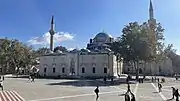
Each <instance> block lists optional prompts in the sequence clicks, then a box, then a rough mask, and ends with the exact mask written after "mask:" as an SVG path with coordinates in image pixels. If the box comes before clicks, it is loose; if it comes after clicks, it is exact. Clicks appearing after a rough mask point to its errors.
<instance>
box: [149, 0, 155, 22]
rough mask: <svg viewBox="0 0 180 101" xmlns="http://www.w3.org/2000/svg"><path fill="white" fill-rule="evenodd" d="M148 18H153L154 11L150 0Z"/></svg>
mask: <svg viewBox="0 0 180 101" xmlns="http://www.w3.org/2000/svg"><path fill="white" fill-rule="evenodd" d="M149 19H150V20H151V19H154V11H153V4H152V1H151V0H150V4H149Z"/></svg>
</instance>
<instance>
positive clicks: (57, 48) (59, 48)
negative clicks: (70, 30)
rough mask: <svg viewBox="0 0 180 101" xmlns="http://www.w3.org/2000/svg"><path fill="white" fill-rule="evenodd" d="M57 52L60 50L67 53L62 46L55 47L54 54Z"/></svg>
mask: <svg viewBox="0 0 180 101" xmlns="http://www.w3.org/2000/svg"><path fill="white" fill-rule="evenodd" d="M57 50H60V51H62V52H67V51H68V50H67V48H66V47H63V46H57V47H55V48H54V52H56V51H57Z"/></svg>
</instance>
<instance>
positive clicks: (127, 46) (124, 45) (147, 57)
mask: <svg viewBox="0 0 180 101" xmlns="http://www.w3.org/2000/svg"><path fill="white" fill-rule="evenodd" d="M163 31H164V29H163V28H162V26H161V25H160V24H156V25H154V28H153V29H152V28H151V26H149V24H148V23H146V22H145V23H143V24H142V25H140V24H138V23H137V22H132V23H129V24H128V25H127V26H125V27H124V28H123V30H122V33H123V34H122V35H121V37H120V40H119V41H118V42H114V43H113V46H112V49H113V50H114V51H115V53H119V54H120V56H121V57H123V58H124V60H125V61H126V62H132V63H133V65H134V67H135V68H136V78H137V79H138V75H139V66H138V65H139V62H142V61H144V62H152V61H157V60H159V58H160V57H162V53H163V46H164V44H163V40H164V37H163Z"/></svg>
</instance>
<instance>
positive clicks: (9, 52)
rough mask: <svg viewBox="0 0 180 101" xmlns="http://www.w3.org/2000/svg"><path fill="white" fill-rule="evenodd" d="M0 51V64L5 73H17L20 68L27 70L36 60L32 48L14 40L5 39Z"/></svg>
mask: <svg viewBox="0 0 180 101" xmlns="http://www.w3.org/2000/svg"><path fill="white" fill-rule="evenodd" d="M0 51H1V54H0V58H1V63H0V64H1V66H2V67H3V68H4V69H5V72H11V73H15V72H18V71H19V68H24V69H26V67H28V66H29V65H31V64H32V62H33V61H34V59H35V57H34V54H33V50H32V48H31V47H28V46H27V45H25V44H24V43H22V42H19V41H18V40H14V39H13V40H9V39H4V41H3V42H2V44H1V48H0Z"/></svg>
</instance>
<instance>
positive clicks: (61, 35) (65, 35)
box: [28, 32, 74, 45]
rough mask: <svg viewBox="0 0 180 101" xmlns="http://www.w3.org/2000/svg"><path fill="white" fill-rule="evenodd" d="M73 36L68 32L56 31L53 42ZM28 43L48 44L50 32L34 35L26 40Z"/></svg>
mask: <svg viewBox="0 0 180 101" xmlns="http://www.w3.org/2000/svg"><path fill="white" fill-rule="evenodd" d="M73 39H74V36H73V35H72V34H70V33H68V32H57V33H56V34H55V35H54V43H59V42H62V41H67V40H73ZM28 43H30V44H32V45H47V44H50V34H49V32H47V33H45V34H44V35H42V36H40V37H34V38H32V39H30V40H28Z"/></svg>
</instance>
